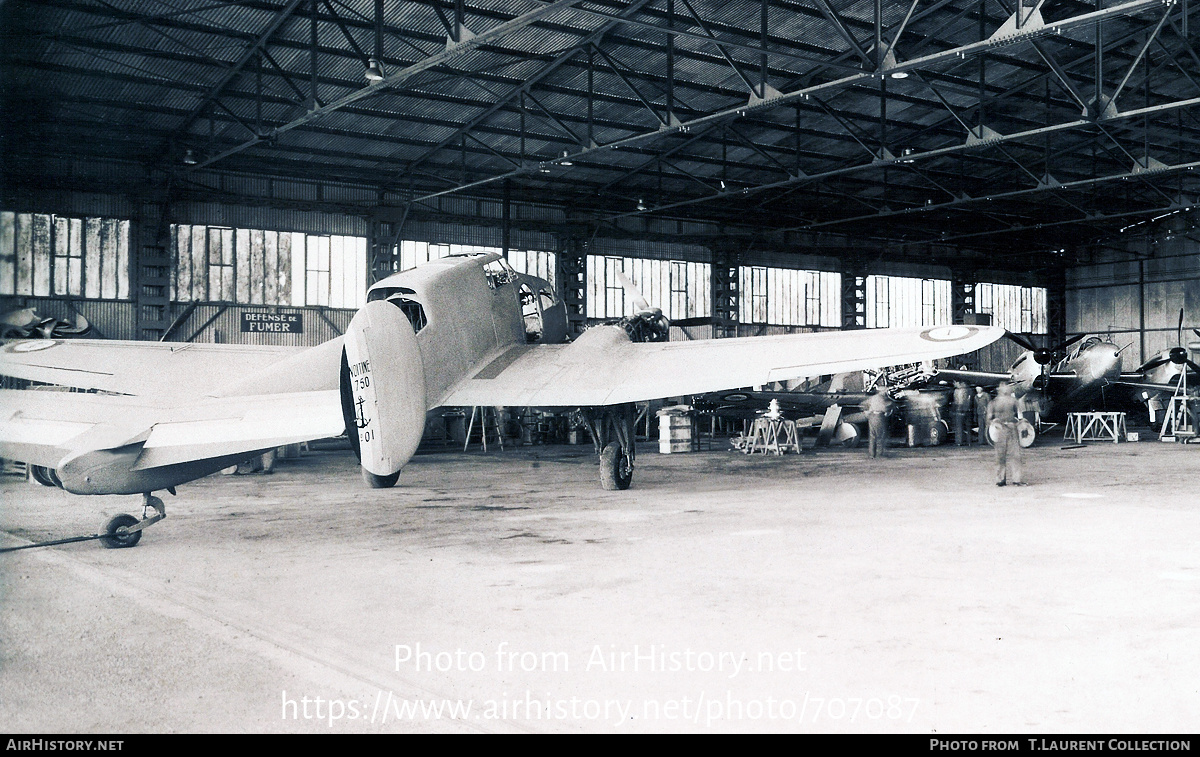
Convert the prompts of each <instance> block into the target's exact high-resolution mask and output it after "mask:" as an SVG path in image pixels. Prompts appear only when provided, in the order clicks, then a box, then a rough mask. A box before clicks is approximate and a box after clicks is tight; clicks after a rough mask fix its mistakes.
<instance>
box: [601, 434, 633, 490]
mask: <svg viewBox="0 0 1200 757" xmlns="http://www.w3.org/2000/svg"><path fill="white" fill-rule="evenodd" d="M631 483H633V462H632V461H631V460H630V459H629V455H626V454H624V453H622V452H621V445H619V444H617V443H615V442H614V443H612V444H610V445H608V446H607V447H605V448H604V451H603V452H601V453H600V485H601V486H603V487H604V488H605V489H610V490H616V489H628V488H629V485H630V484H631Z"/></svg>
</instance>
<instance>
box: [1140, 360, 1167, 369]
mask: <svg viewBox="0 0 1200 757" xmlns="http://www.w3.org/2000/svg"><path fill="white" fill-rule="evenodd" d="M1169 362H1171V360H1170V358H1165V357H1156V358H1154V359H1153V360H1151V361H1150V362H1148V363H1146V364H1145V365H1143V366H1142V367H1141V370H1142V371H1143V372H1144V371H1152V370H1154V369H1155V368H1157V367H1158V366H1160V365H1162V364H1164V363H1169Z"/></svg>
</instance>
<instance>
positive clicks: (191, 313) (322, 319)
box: [0, 297, 355, 347]
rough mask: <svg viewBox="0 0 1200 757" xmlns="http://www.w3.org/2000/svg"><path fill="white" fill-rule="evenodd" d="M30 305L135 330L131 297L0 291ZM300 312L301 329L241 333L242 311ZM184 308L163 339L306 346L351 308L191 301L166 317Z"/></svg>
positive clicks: (333, 331)
mask: <svg viewBox="0 0 1200 757" xmlns="http://www.w3.org/2000/svg"><path fill="white" fill-rule="evenodd" d="M27 307H29V308H33V309H34V310H35V311H36V312H37V313H38V314H39V315H42V316H46V317H53V318H57V319H59V320H60V321H67V322H73V321H74V320H75V314H76V313H79V314H80V315H82V316H83V317H84V318H87V319H88V322H89V323H91V324H92V327H93V328H94V329H95V330H96V332H97V333H96V335H97V336H100V337H103V338H106V339H133V338H134V334H135V333H136V327H135V317H134V316H135V314H136V307H137V306H136V305H135V303H132V302H115V301H109V300H83V299H72V300H65V299H62V298H50V297H0V313H7V312H9V311H11V310H17V309H20V308H27ZM243 312H257V313H263V312H266V313H300V314H301V317H302V318H303V324H304V331H303V333H301V334H283V333H252V334H248V333H242V325H241V324H242V320H241V319H242V315H241V314H242V313H243ZM185 313H186V318H184V319H182V320H180V321H179V322H178V324H176V326H175V328H174V329H173V330H172V332H171V336H170V338H169V339H168V341H172V342H183V341H187V340H188V339H189V337H190V338H191V341H193V342H206V343H218V342H219V343H222V344H269V345H281V346H293V347H309V346H313V345H317V344H321V343H322V342H327V341H329V340H330V339H333V338H334V337H337V336H341V335H342V334H343V333H345V331H346V327H347V326H348V325H349V324H350V319H351V318H353V317H354V313H355V311H354V310H347V309H340V308H308V307H305V308H294V307H271V306H264V305H222V304H219V303H217V304H205V305H196V306H195V307H191V306H190V305H189V304H188V303H174V304H173V305H172V306H171V318H172V319H174V318H179V317H180V316H182V315H184V314H185Z"/></svg>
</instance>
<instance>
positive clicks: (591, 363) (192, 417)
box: [0, 253, 1004, 546]
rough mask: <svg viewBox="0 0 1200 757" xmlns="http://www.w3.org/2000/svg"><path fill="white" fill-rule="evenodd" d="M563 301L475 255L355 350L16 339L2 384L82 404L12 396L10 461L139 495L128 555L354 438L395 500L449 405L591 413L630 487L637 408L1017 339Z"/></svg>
mask: <svg viewBox="0 0 1200 757" xmlns="http://www.w3.org/2000/svg"><path fill="white" fill-rule="evenodd" d="M553 292H554V290H553V287H552V286H551V284H550V283H549V282H548V281H545V280H543V279H539V278H535V277H532V276H527V275H524V274H520V273H517V272H516V271H515V270H513V269H512V268H511V267H510V266H509V265H508V263H507V261H505V260H504V259H503V258H501V257H500V256H499V255H497V254H495V253H489V254H473V255H465V256H453V257H449V258H443V259H441V260H438V261H435V262H430V263H428V264H426V265H422V266H420V267H418V268H413V269H409V270H407V271H402V272H400V273H397V274H393V275H392V276H389V277H387V278H386V279H383V280H382V281H379V282H378V283H376V284H375V285H373V286H372V287H371V288H370V290H369V291H368V295H367V303H366V305H364V306H363V307H362V308H361V309H360V310H359V311H358V312H357V313H356V314H355V316H354V318H353V319H352V320H351V322H350V325H349V327H348V329H347V331H346V333H345V335H344V336H343V337H340V338H337V339H334V340H331V341H329V342H326V343H324V344H322V345H319V346H316V347H311V348H290V347H271V346H253V345H227V344H195V343H163V342H138V341H68V340H53V339H51V340H27V341H16V342H11V343H8V344H6V345H4V346H3V347H2V348H0V375H6V376H11V377H15V378H19V379H27V380H30V381H34V382H41V383H45V384H53V385H58V386H66V387H75V388H77V389H83V390H88V391H84V392H79V391H75V392H61V391H60V392H55V391H33V390H3V391H0V456H3V457H5V458H9V459H13V460H20V461H24V462H26V463H29V464H31V465H34V466H38V467H39V468H40V469H41V474H42V476H43V477H44V478H45V479H47V480H49V481H51V482H52V483H54V484H56V485H58V486H60V487H62V488H63V489H65V490H67V491H69V492H72V493H75V494H143V495H144V497H145V500H144V501H145V507H144V512H143V519H142V520H141V521H138V520H136V519H135V518H134V517H133V516H131V515H124V516H117V518H114V519H113V521H110V523H109V524H108V526H106V532H107V540H106V544H107V545H108V546H132V545H133V544H135V543H136V542H137V540H138V538H140V536H141V529H142V528H144V527H145V526H146V525H149V524H150V523H152V522H154V521H156V520H159V519H161V518H162V517H165V509H164V507H163V505H162V502H161V500H159V499H158V498H157V497H154V496H153V494H152V493H153V492H155V491H158V490H162V489H166V490H168V491H172V492H173V491H174V487H176V486H178V485H180V484H183V483H185V482H188V481H191V480H194V479H197V478H200V477H202V476H206V475H209V474H211V473H214V472H216V471H218V470H220V469H222V468H225V467H227V466H229V465H231V464H234V463H237V462H239V461H242V460H245V459H247V458H249V457H251V456H252V455H254V454H257V453H261V452H263V451H265V450H270V449H273V448H275V447H279V446H282V445H286V444H292V443H296V442H301V441H305V440H312V439H320V438H325V437H332V436H338V435H340V434H342V433H343V432H346V433H347V436H348V437H349V439H350V441H351V443H352V446H353V447H354V450H355V453H356V454H357V455H358V458H359V460H360V462H361V466H362V472H363V477H364V478H365V480H366V482H367V483H368V484H369V485H370V486H372V487H376V488H381V487H389V486H393V485H395V483H396V481H397V479H398V477H399V475H400V470H401V469H402V468H403V467H404V465H405V464H406V463H407V462H408V460H409V459H410V458H411V457H412V455H413V453H414V452H415V451H416V449H417V445H418V443H419V442H420V440H421V436H422V432H423V429H424V427H425V415H426V412H427V411H429V410H431V409H433V408H437V407H442V406H468V405H470V406H516V407H526V406H533V407H557V408H581V409H582V410H583V415H584V417H585V420H586V421H587V424H588V426H589V429H590V431H591V432H592V437H593V441H594V443H595V448H596V452H597V454H598V456H599V458H600V480H601V482H602V484H603V486H604V487H605V488H608V489H625V488H628V486H629V485H630V482H631V481H632V477H633V466H634V420H635V418H636V414H635V410H634V407H635V405H634V403H636V402H640V401H646V400H654V399H660V398H664V397H678V396H684V395H690V394H698V393H703V392H710V391H716V390H720V389H728V388H730V387H739V386H751V385H759V384H768V383H770V382H773V381H782V380H786V379H797V378H803V377H807V376H817V375H822V374H832V373H837V372H841V371H852V370H861V369H863V368H874V367H880V366H887V365H897V364H901V363H913V362H918V361H922V360H930V359H934V358H939V357H948V356H951V355H957V354H961V353H964V352H970V351H972V350H977V349H979V348H981V347H983V346H985V345H987V344H990V343H991V342H993V341H995V340H997V339H999V338H1000V337H1001V336H1002V335H1003V334H1004V329H1001V328H998V327H982V326H947V327H937V328H912V329H879V330H862V331H849V332H825V333H814V334H785V335H772V336H760V337H748V338H734V339H712V340H702V341H687V342H667V341H660V340H659V338H660V337H661V333H659V332H660V331H661V329H662V328H664V326H665V325H666V319H664V318H661V314H659V315H658V316H655V315H654V314H653V312H648V313H641V314H638V315H635V316H632V317H630V318H626V319H624V320H623V321H622V322H620V323H617V324H611V325H602V326H594V327H592V328H589V329H587V330H586V331H584V332H583V333H582V334H580V335H579V336H578V337H577V338H576V339H575V340H574V341H571V342H567V341H566V337H567V314H566V308H565V305H564V304H563V302H562V301H561V300H559V299H558V298H557V297H556V296H555V295H554V293H553ZM651 320H652V321H653V322H652V323H648V321H651ZM631 335H633V336H637V338H638V340H637V341H635V340H634V339H633V338H632V337H631ZM151 508H152V509H154V510H156V511H157V513H156V514H155V515H154V516H152V517H149V518H147V517H145V516H146V513H147V512H149V509H151ZM118 521H119V522H118ZM114 524H115V525H114Z"/></svg>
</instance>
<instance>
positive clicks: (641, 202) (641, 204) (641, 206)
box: [637, 197, 646, 210]
mask: <svg viewBox="0 0 1200 757" xmlns="http://www.w3.org/2000/svg"><path fill="white" fill-rule="evenodd" d="M637 209H638V210H645V209H646V201H645V200H643V199H641V198H640V197H639V198H638V204H637Z"/></svg>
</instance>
